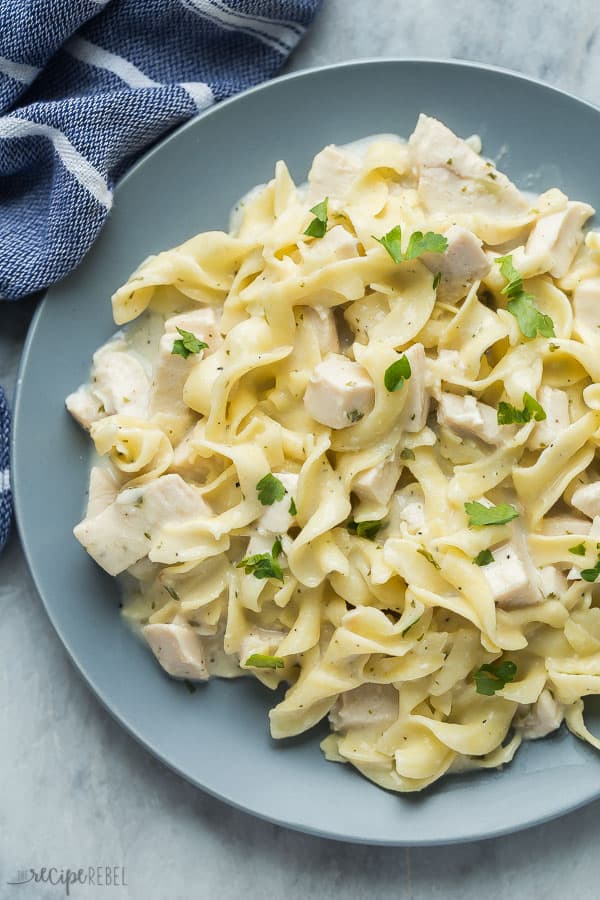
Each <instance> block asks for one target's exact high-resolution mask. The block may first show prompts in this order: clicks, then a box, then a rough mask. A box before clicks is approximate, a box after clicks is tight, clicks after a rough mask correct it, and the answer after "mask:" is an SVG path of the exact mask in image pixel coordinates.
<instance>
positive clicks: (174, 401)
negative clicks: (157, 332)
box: [152, 306, 223, 413]
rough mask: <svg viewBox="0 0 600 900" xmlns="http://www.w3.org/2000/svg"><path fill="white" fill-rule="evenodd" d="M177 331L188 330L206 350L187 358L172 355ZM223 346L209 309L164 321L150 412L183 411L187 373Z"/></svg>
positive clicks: (176, 354)
mask: <svg viewBox="0 0 600 900" xmlns="http://www.w3.org/2000/svg"><path fill="white" fill-rule="evenodd" d="M178 328H181V329H182V331H189V332H190V333H191V334H193V335H194V337H196V338H198V340H199V341H203V342H204V343H205V344H208V348H207V349H205V350H203V351H201V352H200V353H191V354H190V355H189V356H188V357H187V359H184V358H183V356H181V355H180V354H178V353H173V344H174V343H175V341H177V340H179V339H180V338H181V335H180V334H179V332H178V330H177V329H178ZM222 343H223V339H222V337H221V334H220V332H219V329H218V327H217V316H216V313H215V311H214V309H213V308H212V307H210V306H207V307H205V308H203V309H194V310H192V311H190V312H186V313H181V315H178V316H173V317H172V318H170V319H167V321H166V322H165V329H164V333H163V335H162V337H161V339H160V342H159V345H158V360H157V363H156V367H155V371H154V377H153V381H152V411H153V412H168V413H177V412H182V411H185V410H186V409H187V407H186V405H185V403H184V402H183V386H184V384H185V382H186V380H187V378H188V376H189V374H190V371H191V370H192V369H193V367H194V366H195V365H196V363H197V362H198V361H199V360H200V359H202V358H203V357H204V356H205V355H209V354H211V353H213V352H214V351H215V350H216V349H217V347H219V346H220V345H221V344H222Z"/></svg>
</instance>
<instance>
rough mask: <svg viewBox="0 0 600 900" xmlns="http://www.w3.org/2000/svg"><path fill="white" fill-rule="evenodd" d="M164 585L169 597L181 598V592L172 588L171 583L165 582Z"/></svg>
mask: <svg viewBox="0 0 600 900" xmlns="http://www.w3.org/2000/svg"><path fill="white" fill-rule="evenodd" d="M163 587H164V589H165V591H166V592H167V594H168V595H169V597H172V598H173V600H179V594H178V593H177V591H176V590H175V588H172V587H171V585H170V584H163Z"/></svg>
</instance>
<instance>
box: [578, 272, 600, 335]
mask: <svg viewBox="0 0 600 900" xmlns="http://www.w3.org/2000/svg"><path fill="white" fill-rule="evenodd" d="M573 311H574V313H575V322H576V324H578V325H581V326H583V327H584V328H589V329H591V330H592V331H593V333H594V334H595V335H598V334H600V331H599V330H598V329H600V278H586V279H585V281H582V282H581V283H580V284H578V285H577V287H576V288H575V290H574V291H573Z"/></svg>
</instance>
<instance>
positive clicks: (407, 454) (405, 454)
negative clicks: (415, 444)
mask: <svg viewBox="0 0 600 900" xmlns="http://www.w3.org/2000/svg"><path fill="white" fill-rule="evenodd" d="M414 458H415V454H414V453H413V451H412V450H411V449H410V448H409V447H405V448H404V450H402V451H401V452H400V459H414Z"/></svg>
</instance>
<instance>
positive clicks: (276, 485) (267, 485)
mask: <svg viewBox="0 0 600 900" xmlns="http://www.w3.org/2000/svg"><path fill="white" fill-rule="evenodd" d="M256 490H257V492H258V499H259V500H260V502H261V503H262V505H263V506H272V505H273V503H275V501H276V500H283V498H284V496H285V494H286V493H287V491H286V489H285V487H284V486H283V484H282V482H281V481H280V480H279V478H276V477H275V476H274V475H273V474H272V473H271V472H269V474H268V475H265V476H264V478H261V479H260V481H259V482H258V484H257V485H256Z"/></svg>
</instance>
